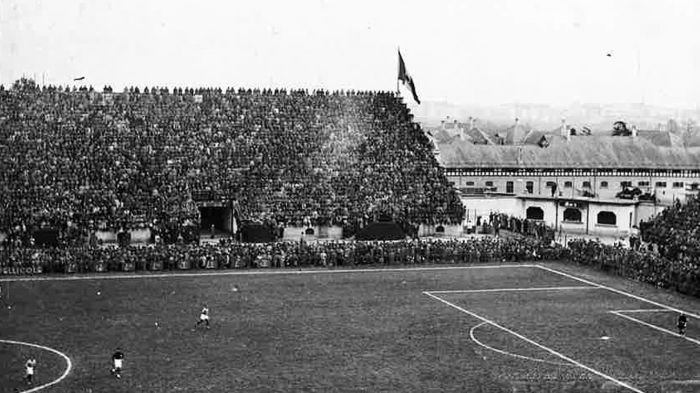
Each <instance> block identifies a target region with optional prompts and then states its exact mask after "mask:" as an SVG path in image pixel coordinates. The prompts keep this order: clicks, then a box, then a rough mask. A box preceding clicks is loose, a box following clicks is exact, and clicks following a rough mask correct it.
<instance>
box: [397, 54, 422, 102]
mask: <svg viewBox="0 0 700 393" xmlns="http://www.w3.org/2000/svg"><path fill="white" fill-rule="evenodd" d="M399 80H400V81H401V83H403V84H404V86H408V88H409V89H411V94H413V99H414V100H416V103H418V104H420V100H419V99H418V94H416V85H415V84H414V83H413V78H411V76H410V75H409V74H408V71H406V64H405V63H404V62H403V57H401V51H399Z"/></svg>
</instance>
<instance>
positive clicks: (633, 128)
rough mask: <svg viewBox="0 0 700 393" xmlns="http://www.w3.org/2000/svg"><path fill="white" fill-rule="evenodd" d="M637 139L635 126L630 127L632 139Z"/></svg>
mask: <svg viewBox="0 0 700 393" xmlns="http://www.w3.org/2000/svg"><path fill="white" fill-rule="evenodd" d="M636 137H637V126H632V138H636Z"/></svg>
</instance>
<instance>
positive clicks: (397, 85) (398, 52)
mask: <svg viewBox="0 0 700 393" xmlns="http://www.w3.org/2000/svg"><path fill="white" fill-rule="evenodd" d="M396 53H397V54H398V55H399V62H398V63H399V67H401V65H400V64H401V60H400V59H401V48H400V47H399V46H397V47H396ZM399 94H400V92H399V77H398V74H397V76H396V96H397V97H398V96H399Z"/></svg>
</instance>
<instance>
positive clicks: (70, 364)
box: [0, 338, 73, 393]
mask: <svg viewBox="0 0 700 393" xmlns="http://www.w3.org/2000/svg"><path fill="white" fill-rule="evenodd" d="M0 343H5V344H12V345H24V346H26V347H33V348H38V349H41V350H44V351H49V352H52V353H54V354H56V355H58V356H60V357H62V358H63V360H65V361H66V369H65V371H63V374H61V376H60V377H58V378H57V379H55V380H53V381H51V382H48V383H45V384H43V385H40V386H37V387H34V388H31V389H29V390H23V391H21V392H20V393H33V392H38V391H40V390H42V389H44V388H48V387H49V386H53V385H55V384H57V383H59V382H61V381H63V380H64V379H65V378H66V377H67V376H68V374H70V372H71V370H72V369H73V362H71V360H70V358H69V357H68V355H66V354H65V353H63V352H61V351H58V350H56V349H53V348H50V347H46V346H43V345H39V344H32V343H28V342H24V341H15V340H4V339H1V338H0Z"/></svg>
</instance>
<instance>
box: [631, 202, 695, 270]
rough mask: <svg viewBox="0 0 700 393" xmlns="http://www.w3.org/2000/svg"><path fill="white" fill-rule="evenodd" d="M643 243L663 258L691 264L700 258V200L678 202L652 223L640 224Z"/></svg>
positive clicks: (657, 216) (656, 217)
mask: <svg viewBox="0 0 700 393" xmlns="http://www.w3.org/2000/svg"><path fill="white" fill-rule="evenodd" d="M639 229H640V233H641V236H642V240H643V241H644V242H646V243H649V244H652V245H654V248H655V249H656V250H657V251H658V253H659V255H661V256H662V257H664V258H668V259H671V260H679V261H682V262H684V263H687V264H692V263H697V261H698V258H699V257H700V199H699V198H698V197H697V196H694V197H689V198H688V199H687V200H686V202H685V203H680V201H676V203H675V204H674V205H673V206H670V207H668V208H667V209H665V210H663V211H662V212H661V213H659V214H658V215H656V216H655V217H654V218H653V219H652V220H651V221H649V222H645V223H641V224H640V228H639Z"/></svg>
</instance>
